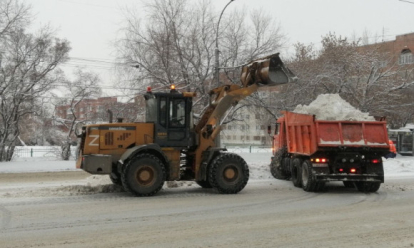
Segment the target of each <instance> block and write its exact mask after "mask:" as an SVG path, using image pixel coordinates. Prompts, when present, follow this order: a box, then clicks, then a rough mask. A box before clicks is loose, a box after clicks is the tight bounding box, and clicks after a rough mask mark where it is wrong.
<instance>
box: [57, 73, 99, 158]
mask: <svg viewBox="0 0 414 248" xmlns="http://www.w3.org/2000/svg"><path fill="white" fill-rule="evenodd" d="M75 74H76V78H75V79H74V80H73V81H71V80H66V81H64V91H65V92H66V94H65V95H64V98H63V99H62V100H60V101H59V102H58V103H57V105H68V106H69V108H68V110H67V111H68V114H69V115H68V117H67V118H66V119H55V121H56V122H58V123H60V124H61V125H63V126H65V127H66V130H67V133H66V139H65V140H64V141H63V143H62V144H61V147H62V153H61V157H62V159H63V160H68V159H69V157H70V154H71V151H70V146H71V143H72V136H73V134H74V131H75V127H76V124H77V123H78V122H79V117H80V116H79V112H80V111H79V106H80V104H81V103H82V102H83V101H84V100H85V99H87V98H91V97H96V96H98V95H100V93H101V88H100V87H99V82H100V80H99V77H98V76H97V75H95V74H94V73H90V72H84V71H82V70H80V69H79V70H77V71H76V73H75Z"/></svg>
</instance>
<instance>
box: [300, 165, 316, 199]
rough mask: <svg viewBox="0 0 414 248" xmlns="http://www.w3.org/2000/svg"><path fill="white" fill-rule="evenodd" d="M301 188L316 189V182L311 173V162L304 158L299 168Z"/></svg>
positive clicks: (308, 190)
mask: <svg viewBox="0 0 414 248" xmlns="http://www.w3.org/2000/svg"><path fill="white" fill-rule="evenodd" d="M300 175H301V177H302V188H303V190H304V191H307V192H314V191H316V189H317V186H318V182H317V181H316V180H315V178H314V176H313V173H312V163H311V162H310V161H309V160H308V159H306V160H305V161H303V163H302V168H301V174H300Z"/></svg>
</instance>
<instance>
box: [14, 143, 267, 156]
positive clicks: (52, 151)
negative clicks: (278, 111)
mask: <svg viewBox="0 0 414 248" xmlns="http://www.w3.org/2000/svg"><path fill="white" fill-rule="evenodd" d="M225 148H226V149H227V150H228V151H229V152H234V153H262V152H263V153H265V152H271V151H272V148H271V147H270V146H244V147H241V146H227V147H225ZM61 151H62V149H61V147H60V146H16V148H15V150H14V154H13V158H31V157H32V158H36V157H37V158H38V157H56V158H59V157H60V154H61ZM75 154H76V146H72V147H71V157H72V158H75V157H76V155H75Z"/></svg>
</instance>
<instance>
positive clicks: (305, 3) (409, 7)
mask: <svg viewBox="0 0 414 248" xmlns="http://www.w3.org/2000/svg"><path fill="white" fill-rule="evenodd" d="M23 1H25V2H27V3H29V4H30V5H31V6H32V9H33V13H34V14H35V15H36V19H35V21H34V22H33V27H40V26H41V25H44V24H48V23H49V24H50V25H51V26H52V27H54V28H56V29H57V30H58V32H57V35H58V37H61V38H66V39H67V40H69V41H70V42H71V46H72V51H71V52H70V57H72V58H74V60H71V62H70V63H69V67H73V68H74V67H76V66H77V65H81V66H85V65H88V66H89V68H91V69H92V68H93V69H94V70H95V71H97V72H98V73H101V74H102V75H105V74H108V69H109V67H110V66H111V64H110V63H105V61H107V62H111V61H113V59H114V57H115V54H114V53H113V50H114V49H113V45H112V42H113V41H114V40H115V39H116V37H117V33H118V30H119V28H120V26H121V25H120V24H121V23H122V21H123V10H122V9H123V8H125V7H127V8H132V7H133V6H137V5H139V2H140V0H23ZM190 1H194V0H190ZM407 1H408V2H412V3H408V2H403V1H399V0H235V1H234V2H232V3H231V4H230V5H229V6H228V7H227V9H226V11H225V13H224V15H225V14H226V13H229V11H231V10H232V9H233V10H234V9H237V8H242V7H248V8H252V9H253V8H263V9H264V10H265V11H268V12H269V13H271V14H273V15H274V17H275V18H276V20H277V22H279V23H280V25H281V27H282V30H283V32H284V33H285V34H286V36H287V38H288V41H289V44H293V43H296V42H301V43H305V44H309V43H314V44H318V43H319V42H320V40H321V37H322V36H324V35H326V34H328V33H329V32H335V33H336V34H337V35H342V36H348V37H351V36H353V35H354V34H356V35H358V36H362V34H363V32H364V30H367V31H369V33H370V36H371V37H375V36H376V35H377V36H380V39H385V40H392V39H395V36H396V35H399V34H406V33H412V32H414V0H412V1H410V0H407ZM228 2H229V1H228V0H212V3H213V4H214V5H215V8H216V9H217V12H218V14H219V12H220V11H221V10H222V9H223V7H224V6H225V5H226V4H227V3H228ZM144 14H145V13H142V15H144ZM103 80H104V82H105V83H106V84H110V82H108V81H110V78H109V77H108V76H107V75H106V76H103Z"/></svg>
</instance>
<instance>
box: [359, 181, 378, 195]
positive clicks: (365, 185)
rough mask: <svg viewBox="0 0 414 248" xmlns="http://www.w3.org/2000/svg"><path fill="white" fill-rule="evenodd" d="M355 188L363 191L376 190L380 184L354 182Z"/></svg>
mask: <svg viewBox="0 0 414 248" xmlns="http://www.w3.org/2000/svg"><path fill="white" fill-rule="evenodd" d="M355 185H356V187H357V189H358V190H359V191H361V192H364V193H373V192H377V191H378V190H379V188H380V186H381V183H380V182H356V183H355Z"/></svg>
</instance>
